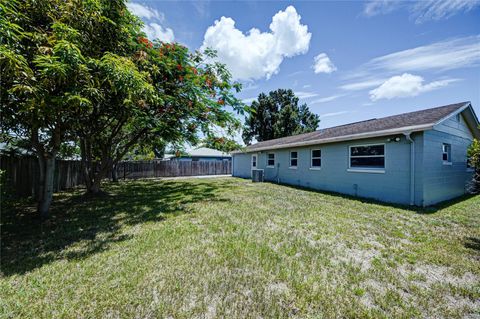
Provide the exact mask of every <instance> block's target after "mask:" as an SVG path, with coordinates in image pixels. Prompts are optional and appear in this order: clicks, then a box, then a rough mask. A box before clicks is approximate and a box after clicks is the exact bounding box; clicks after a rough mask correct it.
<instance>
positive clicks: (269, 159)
mask: <svg viewBox="0 0 480 319" xmlns="http://www.w3.org/2000/svg"><path fill="white" fill-rule="evenodd" d="M274 166H275V154H274V153H268V154H267V167H274Z"/></svg>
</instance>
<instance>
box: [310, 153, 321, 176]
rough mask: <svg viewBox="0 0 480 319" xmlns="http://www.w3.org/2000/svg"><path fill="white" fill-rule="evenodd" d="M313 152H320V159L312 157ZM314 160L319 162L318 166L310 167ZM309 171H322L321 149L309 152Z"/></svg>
mask: <svg viewBox="0 0 480 319" xmlns="http://www.w3.org/2000/svg"><path fill="white" fill-rule="evenodd" d="M313 151H320V157H313ZM314 159H319V160H320V166H313V165H312V163H313V160H314ZM310 169H311V170H313V171H319V170H321V169H322V149H321V148H312V149H311V150H310Z"/></svg>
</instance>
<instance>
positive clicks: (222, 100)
mask: <svg viewBox="0 0 480 319" xmlns="http://www.w3.org/2000/svg"><path fill="white" fill-rule="evenodd" d="M217 103H218V104H220V105H224V104H225V100H224V99H218V101H217Z"/></svg>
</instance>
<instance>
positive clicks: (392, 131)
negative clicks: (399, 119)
mask: <svg viewBox="0 0 480 319" xmlns="http://www.w3.org/2000/svg"><path fill="white" fill-rule="evenodd" d="M433 126H434V124H433V123H430V124H423V125H414V126H405V127H400V128H396V129H389V130H382V131H375V132H367V133H359V134H350V135H343V136H338V137H332V138H325V139H320V140H312V141H305V142H297V143H288V144H281V145H272V146H265V147H259V148H255V149H252V150H248V149H247V150H245V151H234V152H232V154H241V153H253V152H259V151H266V150H275V149H283V148H290V147H301V146H310V145H319V144H328V143H336V142H344V141H351V140H359V139H363V138H373V137H381V136H388V135H394V134H402V133H412V132H419V131H426V130H431V129H432V128H433Z"/></svg>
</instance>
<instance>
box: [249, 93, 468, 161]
mask: <svg viewBox="0 0 480 319" xmlns="http://www.w3.org/2000/svg"><path fill="white" fill-rule="evenodd" d="M469 103H470V102H462V103H456V104H449V105H445V106H440V107H435V108H430V109H426V110H421V111H415V112H410V113H403V114H399V115H393V116H388V117H383V118H379V119H371V120H366V121H361V122H356V123H351V124H346V125H340V126H335V127H330V128H325V129H321V130H318V131H315V132H311V133H305V134H299V135H294V136H288V137H282V138H277V139H273V140H268V141H263V142H259V143H256V144H253V145H250V146H248V147H247V148H246V151H247V152H248V151H255V150H260V149H262V150H263V149H269V148H272V149H274V148H283V147H288V146H296V145H297V144H307V145H308V144H314V143H318V144H321V143H326V142H329V141H332V140H338V139H341V138H342V137H345V139H348V137H349V136H351V135H357V134H368V133H377V132H378V133H379V134H378V135H381V134H380V132H384V131H386V132H390V131H396V130H399V131H401V129H408V128H412V127H417V126H425V127H427V126H429V125H432V126H433V125H434V124H435V123H437V122H438V121H440V120H441V119H443V118H445V117H447V116H448V115H449V114H451V113H453V112H455V111H456V110H458V109H460V108H462V107H464V106H465V105H466V104H469ZM418 130H421V129H418ZM392 134H393V132H392Z"/></svg>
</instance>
